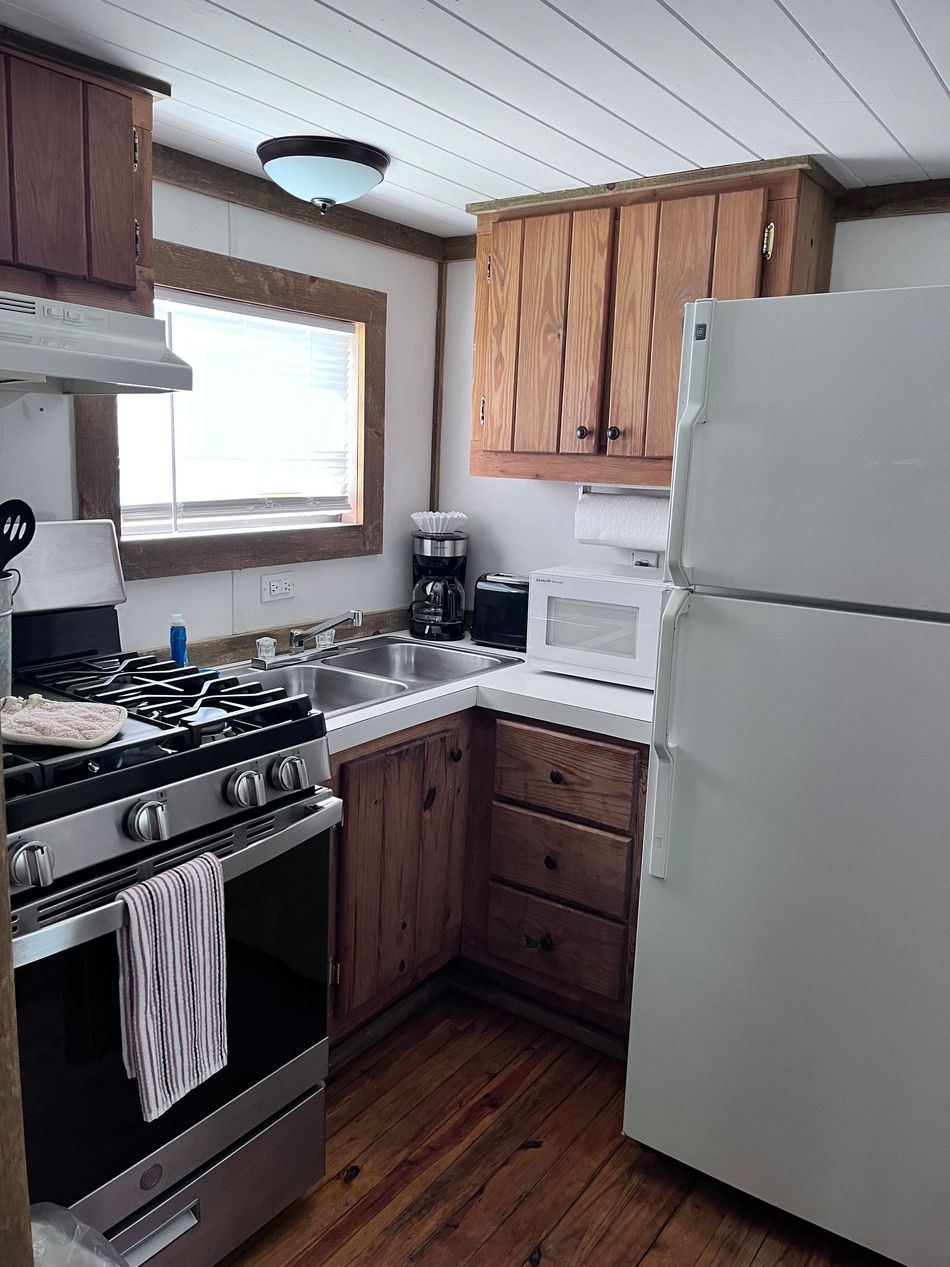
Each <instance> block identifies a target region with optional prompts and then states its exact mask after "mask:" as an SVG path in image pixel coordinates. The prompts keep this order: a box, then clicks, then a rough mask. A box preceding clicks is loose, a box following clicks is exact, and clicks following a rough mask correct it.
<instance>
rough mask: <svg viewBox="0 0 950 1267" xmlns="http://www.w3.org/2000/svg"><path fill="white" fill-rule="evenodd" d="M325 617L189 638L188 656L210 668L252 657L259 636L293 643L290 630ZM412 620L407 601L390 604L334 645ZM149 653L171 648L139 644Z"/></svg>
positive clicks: (339, 634) (344, 630) (281, 644)
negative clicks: (219, 634) (405, 603)
mask: <svg viewBox="0 0 950 1267" xmlns="http://www.w3.org/2000/svg"><path fill="white" fill-rule="evenodd" d="M321 619H323V617H321V616H314V617H312V618H308V619H306V620H298V621H296V622H295V623H294V624H293V625H276V626H275V625H272V626H271V627H270V628H269V629H251V630H248V631H247V632H246V633H235V634H223V635H222V636H221V637H220V638H195V639H189V641H188V658H189V659H190V660H191V662H192V663H193V664H198V665H201V666H202V667H208V666H213V665H218V664H237V663H239V662H240V661H242V660H250V659H251V657H252V656H253V655H255V654H256V653H257V648H256V646H255V643H256V642H257V639H258V638H276V639H277V646H278V649H279V650H281V651H283V650H286V648H287V647H288V646H289V645H290V631H291V629H297V628H300V627H301V626H306V625H313V624H316V623H317V622H318V621H320V620H321ZM408 622H409V616H408V603H407V605H406V606H405V607H391V608H389V609H388V610H386V611H379V612H364V613H363V623H362V625H360V627H359V628H358V629H353V628H351V627H350V626H349V625H344V626H343V627H341V628H338V629H337V631H336V639H335V644H334V645H336V643H340V642H349V641H350V640H351V639H353V638H371V637H373V636H374V635H376V634H388V633H398V632H399V630H400V629H405V628H406V625H407V624H408ZM139 650H140V651H141V652H142V653H143V654H146V655H157V656H161V657H167V655H168V647H167V646H166V645H164V644H163V645H162V646H160V647H140V648H139Z"/></svg>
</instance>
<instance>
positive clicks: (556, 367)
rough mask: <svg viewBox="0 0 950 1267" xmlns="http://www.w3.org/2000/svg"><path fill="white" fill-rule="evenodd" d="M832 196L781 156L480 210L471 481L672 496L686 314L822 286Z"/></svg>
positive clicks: (826, 185)
mask: <svg viewBox="0 0 950 1267" xmlns="http://www.w3.org/2000/svg"><path fill="white" fill-rule="evenodd" d="M832 187H833V182H832V181H831V180H830V178H829V177H828V176H827V174H826V173H824V172H823V171H822V170H821V169H820V168H819V167H818V166H817V164H816V163H814V162H813V161H812V160H789V161H788V162H787V163H785V164H783V162H781V161H779V162H777V163H762V164H758V165H755V164H748V165H744V166H743V167H742V168H741V169H727V168H723V169H718V170H715V171H714V170H710V171H709V172H708V173H704V174H703V176H702V177H700V176H699V175H698V174H697V173H684V174H683V176H682V177H679V178H677V177H657V178H655V179H652V180H643V181H634V182H628V183H627V185H625V186H624V187H623V188H617V190H616V191H615V192H611V193H604V191H603V190H602V189H598V190H591V191H583V190H579V191H576V194H575V195H568V196H567V197H566V198H565V199H564V200H563V201H562V202H561V203H560V204H555V205H551V204H550V203H546V204H544V205H538V206H536V207H534V208H532V209H530V210H528V211H525V210H523V209H522V208H520V207H519V208H518V209H517V210H516V209H514V208H512V209H510V210H509V209H508V208H506V207H505V205H504V204H498V209H497V210H495V209H493V208H491V207H490V208H489V209H487V210H484V211H483V213H482V215H481V216H480V218H479V234H478V244H479V245H478V258H477V261H476V267H477V273H476V325H475V361H474V373H475V383H474V392H473V402H474V418H473V427H472V456H471V469H472V472H473V474H476V475H496V476H498V475H500V476H515V477H523V478H534V479H559V480H574V481H577V482H588V481H590V482H601V483H618V484H647V485H654V486H665V485H668V484H669V480H670V473H671V459H672V454H673V443H674V437H675V430H676V408H677V395H678V390H679V369H680V358H681V349H682V337H683V310H684V306H685V305H686V304H687V303H690V302H691V301H692V300H695V299H702V298H705V297H706V296H712V297H713V298H716V299H742V298H754V297H755V296H757V295H776V294H782V295H785V294H802V293H806V292H808V291H815V290H826V289H827V287H828V274H829V269H830V247H831V242H832V238H833V233H834V212H833V201H832V193H831V192H829V190H830V189H831V188H832ZM769 224H771V225H773V226H774V243H773V245H772V250H771V255H770V257H769V258H764V257H763V239H764V236H765V229H766V226H767V225H769ZM770 241H771V238H770Z"/></svg>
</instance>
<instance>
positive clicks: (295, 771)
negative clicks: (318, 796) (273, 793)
mask: <svg viewBox="0 0 950 1267" xmlns="http://www.w3.org/2000/svg"><path fill="white" fill-rule="evenodd" d="M268 778H269V779H270V784H271V787H273V788H276V789H277V791H278V792H302V791H303V790H304V788H306V787H309V786H310V784H309V781H308V779H307V763H306V761H304V759H303V757H296V756H295V757H281V758H280V760H279V761H275V762H274V764H273V765H272V766H271V768H270V771H269V772H268Z"/></svg>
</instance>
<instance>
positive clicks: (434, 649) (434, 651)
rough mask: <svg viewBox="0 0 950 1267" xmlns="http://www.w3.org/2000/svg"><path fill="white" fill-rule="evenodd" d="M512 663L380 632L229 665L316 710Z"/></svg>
mask: <svg viewBox="0 0 950 1267" xmlns="http://www.w3.org/2000/svg"><path fill="white" fill-rule="evenodd" d="M512 663H517V659H516V658H515V657H503V656H496V655H489V654H487V653H486V652H483V651H470V650H468V648H467V647H445V646H434V645H433V644H431V643H426V642H410V641H408V640H407V639H405V638H397V637H391V636H388V635H383V636H380V637H376V638H366V639H362V640H360V641H359V642H355V643H353V644H352V645H349V644H344V645H343V646H342V647H334V648H333V649H332V650H330V651H311V652H309V653H306V652H304V653H301V654H300V657H299V659H295V660H294V661H293V662H291V663H287V660H286V658H283V659H279V660H278V662H277V663H276V664H274V665H273V666H272V667H270V668H254V667H252V666H251V665H247V666H244V665H241V666H229V669H230V672H232V673H236V674H237V676H238V677H239V678H241V680H242V681H252V682H260V683H261V684H262V685H264V686H282V687H284V689H285V690H287V691H288V692H289V693H290V694H292V695H309V696H310V701H311V703H312V704H313V707H314V708H315V709H319V710H320V712H323V713H327V714H336V713H344V712H350V711H352V710H353V709H355V708H363V707H365V706H366V705H367V704H378V703H380V702H381V701H383V700H387V699H394V698H395V697H396V696H397V695H404V694H409V693H411V692H413V691H424V690H425V689H426V688H427V687H432V686H438V685H440V684H442V683H445V682H456V681H460V680H462V679H463V678H469V677H477V676H478V675H479V674H481V673H490V672H492V670H494V669H502V668H504V667H505V665H506V664H512Z"/></svg>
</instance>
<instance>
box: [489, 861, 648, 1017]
mask: <svg viewBox="0 0 950 1267" xmlns="http://www.w3.org/2000/svg"><path fill="white" fill-rule="evenodd" d="M626 936H627V930H626V926H625V925H624V924H617V923H615V922H614V921H613V920H609V919H604V918H603V917H602V916H600V915H589V914H587V913H586V912H584V911H575V910H573V909H572V908H571V907H569V906H561V905H560V903H558V902H550V901H548V899H547V898H543V897H534V896H533V895H532V894H530V893H521V892H519V890H517V889H510V888H508V886H507V885H506V884H500V883H498V882H497V881H492V883H491V884H490V885H489V894H488V938H487V949H488V952H489V954H491V955H494V956H495V957H496V958H497V959H501V960H505V961H506V962H508V963H510V964H512V965H513V966H514V967H516V968H521V969H527V970H529V971H530V972H531V973H533V974H536V975H537V976H539V977H547V978H548V979H549V980H551V981H552V982H558V981H559V982H564V983H565V984H567V985H571V986H575V987H580V988H582V989H584V990H589V991H590V992H591V993H592V994H599V995H601V996H603V997H604V998H607V999H619V998H620V994H621V991H622V989H623V958H624V947H625V943H626Z"/></svg>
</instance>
